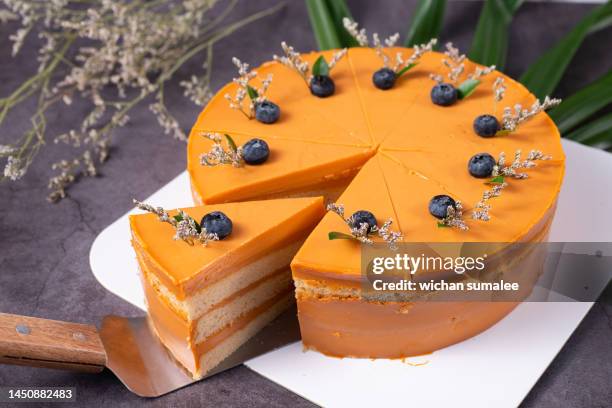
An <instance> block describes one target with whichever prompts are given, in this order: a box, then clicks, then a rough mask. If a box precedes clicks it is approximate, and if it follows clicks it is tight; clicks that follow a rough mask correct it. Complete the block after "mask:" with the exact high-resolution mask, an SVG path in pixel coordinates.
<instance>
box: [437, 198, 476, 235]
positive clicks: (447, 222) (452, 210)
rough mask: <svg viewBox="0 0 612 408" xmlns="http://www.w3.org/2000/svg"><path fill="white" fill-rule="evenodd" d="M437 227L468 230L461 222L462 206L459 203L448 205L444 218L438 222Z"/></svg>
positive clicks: (463, 222)
mask: <svg viewBox="0 0 612 408" xmlns="http://www.w3.org/2000/svg"><path fill="white" fill-rule="evenodd" d="M438 227H440V228H457V229H460V230H461V231H467V230H469V229H470V228H469V227H468V226H467V224H466V223H465V221H463V204H461V201H457V202H455V206H452V205H449V206H448V207H446V217H444V218H442V220H440V221H439V222H438Z"/></svg>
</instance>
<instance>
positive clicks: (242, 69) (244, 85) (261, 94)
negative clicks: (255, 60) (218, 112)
mask: <svg viewBox="0 0 612 408" xmlns="http://www.w3.org/2000/svg"><path fill="white" fill-rule="evenodd" d="M232 62H233V63H234V65H235V66H236V68H238V77H237V78H234V79H233V81H234V83H235V84H236V85H237V86H238V89H236V93H235V94H234V96H232V95H230V94H229V93H226V94H225V95H224V97H225V99H227V100H228V102H229V105H230V108H232V109H237V110H239V111H240V112H242V113H243V114H244V116H246V117H247V118H248V119H253V118H254V117H255V106H256V105H257V104H258V103H261V102H264V101H266V100H267V98H266V92H267V90H268V88H269V87H270V85H271V84H272V74H268V76H266V77H265V78H263V79H261V80H260V81H261V86H260V87H259V88H257V87H254V86H252V85H250V84H249V82H250V81H251V80H253V79H255V78H257V71H254V70H250V69H249V64H247V63H245V62H242V61H240V60H239V59H238V58H236V57H234V58H232ZM247 96H248V97H249V103H248V104H247V107H246V108H245V107H244V100H245V99H246V97H247Z"/></svg>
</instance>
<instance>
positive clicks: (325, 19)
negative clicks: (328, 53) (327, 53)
mask: <svg viewBox="0 0 612 408" xmlns="http://www.w3.org/2000/svg"><path fill="white" fill-rule="evenodd" d="M306 8H307V9H308V17H309V18H310V24H311V25H312V30H313V31H314V35H315V39H316V40H317V44H318V46H319V49H320V50H329V49H333V48H342V42H341V41H340V36H339V35H338V27H337V26H336V24H335V22H334V19H333V17H332V14H331V12H330V10H329V8H328V7H327V2H326V1H325V0H306Z"/></svg>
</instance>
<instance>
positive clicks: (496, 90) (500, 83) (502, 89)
mask: <svg viewBox="0 0 612 408" xmlns="http://www.w3.org/2000/svg"><path fill="white" fill-rule="evenodd" d="M505 95H506V83H505V80H504V77H497V78H495V81H494V82H493V99H494V100H495V102H501V100H502V99H504V96H505Z"/></svg>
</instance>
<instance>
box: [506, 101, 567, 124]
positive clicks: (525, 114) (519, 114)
mask: <svg viewBox="0 0 612 408" xmlns="http://www.w3.org/2000/svg"><path fill="white" fill-rule="evenodd" d="M560 103H561V99H556V98H550V97H549V96H546V97H545V98H544V101H543V102H540V100H539V99H536V101H535V102H534V103H533V105H531V107H530V108H529V109H523V106H522V105H521V104H518V103H517V104H516V105H514V110H513V109H512V108H510V107H507V108H505V109H504V115H503V117H502V129H501V130H500V132H504V133H509V132H514V131H515V130H516V129H517V128H518V126H519V125H520V124H521V123H524V122H526V121H528V120H529V119H531V118H533V117H534V116H535V115H537V114H538V113H540V112H543V111H545V110H547V109H550V108H552V107H554V106H557V105H559V104H560Z"/></svg>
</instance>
